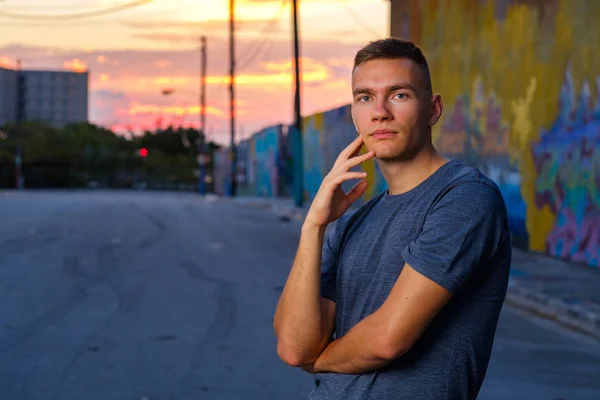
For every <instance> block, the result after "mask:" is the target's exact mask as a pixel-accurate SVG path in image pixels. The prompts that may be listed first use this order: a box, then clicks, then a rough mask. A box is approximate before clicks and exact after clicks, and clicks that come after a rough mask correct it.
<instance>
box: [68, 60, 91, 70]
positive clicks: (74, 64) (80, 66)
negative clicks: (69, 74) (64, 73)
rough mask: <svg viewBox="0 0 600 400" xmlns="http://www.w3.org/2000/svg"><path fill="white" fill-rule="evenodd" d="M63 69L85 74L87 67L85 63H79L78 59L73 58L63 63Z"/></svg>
mask: <svg viewBox="0 0 600 400" xmlns="http://www.w3.org/2000/svg"><path fill="white" fill-rule="evenodd" d="M63 68H64V69H68V70H70V71H74V72H85V71H87V65H86V63H85V62H83V61H81V60H80V59H78V58H75V59H73V60H69V61H65V62H64V63H63Z"/></svg>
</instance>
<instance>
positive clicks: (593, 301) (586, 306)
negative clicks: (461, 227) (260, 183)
mask: <svg viewBox="0 0 600 400" xmlns="http://www.w3.org/2000/svg"><path fill="white" fill-rule="evenodd" d="M231 200H233V201H235V202H237V203H239V204H244V205H247V206H252V207H258V208H263V209H269V210H272V211H274V212H275V213H276V214H277V215H278V217H279V218H280V219H282V220H297V221H303V220H304V217H305V215H306V212H307V211H308V207H309V205H306V206H305V207H302V208H298V207H296V206H295V205H294V202H293V199H288V198H273V199H271V198H259V197H238V198H233V199H231ZM332 225H333V224H331V225H330V226H332ZM506 302H507V303H509V304H511V305H512V306H515V307H519V308H522V309H526V310H528V311H530V312H534V313H536V314H538V315H540V316H543V317H545V318H549V319H553V320H555V321H557V322H558V323H561V324H563V325H566V326H568V327H570V328H573V329H576V330H579V331H581V332H584V333H587V334H589V335H592V336H595V337H597V338H600V270H598V269H594V268H592V267H588V266H586V265H581V264H576V263H572V262H567V261H563V260H559V259H556V258H553V257H550V256H547V255H545V254H539V253H532V252H529V251H526V250H522V249H519V248H517V247H513V263H512V267H511V275H510V282H509V288H508V293H507V298H506Z"/></svg>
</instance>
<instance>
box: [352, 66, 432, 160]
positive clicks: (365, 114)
mask: <svg viewBox="0 0 600 400" xmlns="http://www.w3.org/2000/svg"><path fill="white" fill-rule="evenodd" d="M424 78H425V74H424V73H423V72H422V71H421V69H420V67H419V66H418V65H417V64H416V63H415V62H413V61H412V60H409V59H396V60H370V61H367V62H365V63H363V64H361V65H359V66H358V67H357V68H356V69H355V70H354V73H353V75H352V94H353V100H352V119H353V120H354V124H355V125H356V128H357V129H358V132H359V134H360V135H362V136H363V139H364V143H365V147H366V148H367V149H368V150H373V151H375V157H377V158H378V159H380V160H383V161H385V160H394V159H397V160H402V159H409V158H412V157H413V156H414V155H415V154H417V153H418V152H419V151H420V150H421V149H422V148H423V146H425V144H426V140H427V139H428V136H427V131H428V128H429V127H430V126H431V125H433V124H435V123H436V122H437V120H438V119H439V116H440V115H441V98H439V96H433V97H432V96H431V94H430V93H429V91H428V90H427V87H426V85H425V81H424ZM438 109H439V110H438ZM438 111H439V112H438Z"/></svg>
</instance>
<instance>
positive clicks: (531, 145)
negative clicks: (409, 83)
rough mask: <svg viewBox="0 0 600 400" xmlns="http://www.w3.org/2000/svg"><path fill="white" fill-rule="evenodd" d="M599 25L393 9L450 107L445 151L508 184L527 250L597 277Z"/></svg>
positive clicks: (504, 7)
mask: <svg viewBox="0 0 600 400" xmlns="http://www.w3.org/2000/svg"><path fill="white" fill-rule="evenodd" d="M598 20H600V2H598V1H585V0H547V1H543V2H542V1H535V0H511V1H507V0H500V1H491V0H480V1H472V0H405V1H394V0H392V21H391V24H392V25H391V26H392V34H393V35H394V34H396V35H403V37H406V38H409V39H411V40H414V41H415V42H417V43H418V44H419V45H420V46H421V47H422V48H423V50H424V51H425V53H426V56H427V57H428V60H429V64H430V69H431V74H432V80H433V86H434V90H436V91H438V92H440V93H441V94H442V97H443V99H444V104H445V109H444V116H443V118H442V121H441V123H440V124H438V126H436V128H435V130H434V139H435V143H436V146H437V147H438V148H439V149H440V150H441V151H442V152H443V153H445V154H447V155H448V156H450V157H452V158H458V159H462V160H464V161H465V162H467V163H470V164H472V165H475V166H477V167H479V168H481V169H482V171H484V172H485V173H487V174H488V175H489V176H490V177H492V178H493V179H494V180H495V181H496V182H497V183H498V184H499V186H500V188H501V190H502V193H503V195H504V197H505V200H506V203H507V206H508V209H509V214H510V223H511V229H512V231H513V233H514V238H515V242H516V243H518V244H521V245H523V246H524V247H526V248H528V249H530V250H533V251H544V252H547V253H549V254H551V255H553V256H556V257H561V258H565V259H569V260H573V261H577V262H582V263H586V264H588V265H590V266H594V267H599V266H600V172H599V171H600V152H599V150H598V149H599V148H600V146H599V144H600V122H599V116H598V115H599V110H600V95H599V94H600V57H598V56H597V54H596V53H597V51H596V50H597V47H598V43H600V26H599V25H598V24H597V21H598ZM407 36H408V37H407Z"/></svg>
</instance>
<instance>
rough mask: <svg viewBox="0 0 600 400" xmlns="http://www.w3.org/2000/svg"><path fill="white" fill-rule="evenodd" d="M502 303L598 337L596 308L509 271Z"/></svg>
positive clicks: (284, 213) (265, 204)
mask: <svg viewBox="0 0 600 400" xmlns="http://www.w3.org/2000/svg"><path fill="white" fill-rule="evenodd" d="M237 202H238V203H240V204H245V205H251V206H259V207H261V208H265V209H270V210H272V211H273V212H275V213H277V214H278V217H279V219H281V220H291V219H294V220H297V221H300V222H301V221H303V220H304V218H305V216H306V212H307V211H308V209H302V208H297V207H289V206H282V205H279V204H274V203H272V202H270V201H268V200H264V199H260V198H258V199H249V198H246V199H239V200H237ZM505 304H510V305H511V306H513V307H516V308H519V309H522V310H525V311H529V312H531V313H533V314H536V315H538V316H540V317H543V318H546V319H549V320H553V321H555V322H557V323H559V324H561V325H564V326H566V327H568V328H570V329H573V330H576V331H579V332H582V333H586V334H588V335H591V336H593V337H595V338H597V339H600V309H598V310H593V309H592V308H591V307H585V306H584V305H582V304H576V303H569V302H567V301H564V300H562V299H560V298H558V297H555V296H548V295H546V294H543V293H539V292H536V291H532V290H530V289H528V288H527V287H526V285H525V284H524V283H522V282H520V280H519V278H518V277H516V276H513V275H512V274H511V276H510V280H509V283H508V290H507V293H506V299H505Z"/></svg>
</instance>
